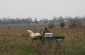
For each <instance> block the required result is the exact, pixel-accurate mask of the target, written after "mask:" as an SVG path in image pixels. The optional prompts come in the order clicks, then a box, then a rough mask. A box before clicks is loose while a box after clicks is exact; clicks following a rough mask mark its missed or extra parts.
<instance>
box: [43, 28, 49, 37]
mask: <svg viewBox="0 0 85 55" xmlns="http://www.w3.org/2000/svg"><path fill="white" fill-rule="evenodd" d="M45 33H50V31H49V30H48V29H47V28H45V30H44V32H43V36H44V35H45Z"/></svg>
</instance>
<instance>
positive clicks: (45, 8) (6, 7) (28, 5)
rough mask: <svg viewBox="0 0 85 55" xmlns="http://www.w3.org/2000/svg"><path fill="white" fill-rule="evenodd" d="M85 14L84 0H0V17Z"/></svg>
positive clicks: (45, 16) (48, 16) (49, 16)
mask: <svg viewBox="0 0 85 55" xmlns="http://www.w3.org/2000/svg"><path fill="white" fill-rule="evenodd" d="M54 16H56V17H58V16H63V17H65V16H72V17H75V16H85V0H0V18H2V17H12V18H16V17H19V18H23V17H25V18H26V17H32V18H34V17H38V18H48V19H49V18H51V17H54Z"/></svg>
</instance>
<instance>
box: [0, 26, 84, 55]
mask: <svg viewBox="0 0 85 55" xmlns="http://www.w3.org/2000/svg"><path fill="white" fill-rule="evenodd" d="M27 29H29V27H10V28H9V27H0V55H85V28H72V29H69V28H64V29H62V28H54V29H51V30H50V31H51V32H53V33H54V35H63V36H65V39H64V41H63V42H62V43H60V44H59V43H56V42H55V41H50V40H48V41H46V42H45V44H44V45H42V43H41V42H40V41H38V40H37V41H32V40H31V39H29V37H26V35H27V33H26V30H27ZM43 29H44V28H43V27H38V28H36V27H35V28H34V27H32V28H31V30H32V31H33V32H40V33H41V34H42V33H43ZM58 45H60V47H58Z"/></svg>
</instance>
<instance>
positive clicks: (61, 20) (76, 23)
mask: <svg viewBox="0 0 85 55" xmlns="http://www.w3.org/2000/svg"><path fill="white" fill-rule="evenodd" d="M3 24H6V25H7V24H47V25H48V27H50V28H53V27H55V26H56V25H57V26H60V27H62V28H64V26H68V27H70V28H74V27H85V17H74V18H72V17H62V16H60V17H53V18H52V19H50V20H49V19H41V20H38V18H35V19H32V18H30V17H29V18H15V19H13V18H0V25H3Z"/></svg>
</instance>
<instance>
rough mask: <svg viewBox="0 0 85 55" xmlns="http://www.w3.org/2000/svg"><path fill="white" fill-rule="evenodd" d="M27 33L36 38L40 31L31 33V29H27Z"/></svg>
mask: <svg viewBox="0 0 85 55" xmlns="http://www.w3.org/2000/svg"><path fill="white" fill-rule="evenodd" d="M27 33H28V35H29V36H30V38H36V37H37V36H41V35H40V33H38V32H37V33H33V32H32V31H31V30H27Z"/></svg>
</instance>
